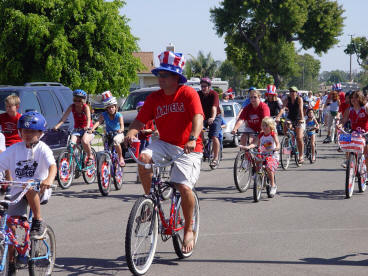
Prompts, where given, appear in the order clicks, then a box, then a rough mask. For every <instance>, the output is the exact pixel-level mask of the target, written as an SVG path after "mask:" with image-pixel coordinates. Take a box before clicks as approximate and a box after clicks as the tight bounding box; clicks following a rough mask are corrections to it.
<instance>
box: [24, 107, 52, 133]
mask: <svg viewBox="0 0 368 276" xmlns="http://www.w3.org/2000/svg"><path fill="white" fill-rule="evenodd" d="M46 125H47V124H46V120H45V118H44V117H43V116H42V114H40V113H38V112H36V111H29V112H26V113H24V114H23V115H22V116H21V117H20V118H19V120H18V124H17V128H18V129H22V128H24V129H33V130H41V131H42V132H43V131H45V130H46Z"/></svg>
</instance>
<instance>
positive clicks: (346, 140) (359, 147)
mask: <svg viewBox="0 0 368 276" xmlns="http://www.w3.org/2000/svg"><path fill="white" fill-rule="evenodd" d="M339 144H340V147H341V149H342V150H343V151H345V152H360V153H362V152H363V150H364V146H365V139H364V138H363V137H362V136H361V135H359V134H356V133H352V134H346V133H342V134H340V135H339Z"/></svg>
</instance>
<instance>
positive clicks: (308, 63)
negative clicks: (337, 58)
mask: <svg viewBox="0 0 368 276" xmlns="http://www.w3.org/2000/svg"><path fill="white" fill-rule="evenodd" d="M297 64H298V70H297V72H296V73H295V74H294V75H293V76H292V77H291V79H290V81H289V83H288V86H289V87H290V86H293V85H294V86H297V87H298V88H300V89H302V90H317V89H318V84H319V82H318V75H319V70H320V68H321V62H320V61H319V60H317V59H315V58H314V57H313V56H311V55H309V54H304V55H298V56H297Z"/></svg>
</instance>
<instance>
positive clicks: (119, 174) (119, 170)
mask: <svg viewBox="0 0 368 276" xmlns="http://www.w3.org/2000/svg"><path fill="white" fill-rule="evenodd" d="M123 176H124V167H120V165H119V163H118V162H115V164H114V177H113V178H114V186H115V190H117V191H118V190H120V189H121V187H123Z"/></svg>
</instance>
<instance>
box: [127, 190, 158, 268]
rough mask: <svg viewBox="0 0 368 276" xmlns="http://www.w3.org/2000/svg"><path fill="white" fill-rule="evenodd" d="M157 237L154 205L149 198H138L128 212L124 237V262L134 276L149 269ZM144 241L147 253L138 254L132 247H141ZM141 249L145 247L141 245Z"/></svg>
mask: <svg viewBox="0 0 368 276" xmlns="http://www.w3.org/2000/svg"><path fill="white" fill-rule="evenodd" d="M145 206H147V207H145ZM147 210H150V211H147ZM148 212H151V217H149V215H148ZM144 216H145V217H144ZM142 224H143V226H144V227H142ZM142 228H143V231H144V230H146V233H144V232H143V231H142V233H141V232H140V230H141V229H142ZM157 237H158V219H157V213H156V211H155V204H154V202H153V200H152V199H150V198H146V197H144V196H143V197H140V198H139V199H138V200H137V201H136V202H135V203H134V206H133V208H132V210H131V212H130V215H129V219H128V224H127V228H126V235H125V254H126V261H127V264H128V267H129V270H130V271H131V272H132V273H133V274H134V275H143V274H145V273H146V272H147V271H148V269H149V268H150V266H151V264H152V261H153V258H154V256H155V252H156V246H157ZM138 239H142V242H140V241H139V242H138V241H137V240H138ZM145 240H146V241H147V242H148V243H147V246H146V247H147V248H148V252H147V253H139V252H138V249H139V248H133V247H134V245H139V246H142V245H143V241H145ZM143 247H145V246H144V245H143ZM143 250H144V248H143ZM143 255H144V256H143Z"/></svg>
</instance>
